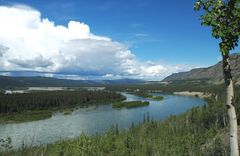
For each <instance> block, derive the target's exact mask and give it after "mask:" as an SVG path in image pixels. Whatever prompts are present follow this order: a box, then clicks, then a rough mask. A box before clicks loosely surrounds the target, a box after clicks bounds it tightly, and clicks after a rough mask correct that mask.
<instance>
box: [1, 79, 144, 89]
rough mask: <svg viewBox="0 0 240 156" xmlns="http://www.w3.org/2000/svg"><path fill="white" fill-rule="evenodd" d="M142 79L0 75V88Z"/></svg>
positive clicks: (106, 83)
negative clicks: (84, 78)
mask: <svg viewBox="0 0 240 156" xmlns="http://www.w3.org/2000/svg"><path fill="white" fill-rule="evenodd" d="M145 82H146V81H144V80H138V79H118V80H68V79H57V78H50V77H9V76H0V88H13V87H81V86H102V85H111V84H142V83H145Z"/></svg>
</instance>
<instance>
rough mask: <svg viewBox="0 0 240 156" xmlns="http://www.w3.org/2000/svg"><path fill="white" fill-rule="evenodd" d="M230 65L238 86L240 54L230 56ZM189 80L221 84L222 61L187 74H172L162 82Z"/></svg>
mask: <svg viewBox="0 0 240 156" xmlns="http://www.w3.org/2000/svg"><path fill="white" fill-rule="evenodd" d="M230 65H231V72H232V76H233V80H234V82H235V83H237V84H240V54H238V53H235V54H231V55H230ZM190 79H191V80H194V79H209V80H210V81H212V82H214V83H223V71H222V61H220V62H218V63H217V64H215V65H213V66H210V67H207V68H196V69H192V70H190V71H187V72H180V73H174V74H172V75H170V76H168V77H166V78H165V79H163V80H162V81H163V82H170V81H176V80H190Z"/></svg>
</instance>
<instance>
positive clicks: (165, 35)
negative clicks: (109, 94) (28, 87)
mask: <svg viewBox="0 0 240 156" xmlns="http://www.w3.org/2000/svg"><path fill="white" fill-rule="evenodd" d="M194 2H195V0H187V1H179V0H171V1H167V0H101V1H100V0H87V1H86V0H75V1H74V0H41V1H39V0H14V1H9V0H8V1H5V0H0V4H1V5H2V6H16V5H26V6H29V7H31V8H32V9H34V10H37V11H39V12H40V13H41V18H47V19H49V21H52V22H54V23H55V25H63V26H66V27H67V25H68V23H69V21H79V22H83V23H85V24H87V25H88V26H89V27H90V32H91V33H92V34H94V35H97V36H101V37H107V38H110V39H111V40H112V41H113V42H115V41H116V42H119V43H121V44H123V45H124V46H126V47H127V49H128V50H130V51H131V54H133V55H134V57H135V58H134V59H135V61H137V62H138V63H139V64H149V62H152V64H154V65H157V64H160V65H161V66H163V67H164V68H165V66H167V67H166V69H167V70H168V68H171V67H172V68H173V67H176V66H177V65H178V66H179V67H180V68H181V67H182V70H181V69H180V70H179V69H178V70H172V72H178V71H184V70H188V69H190V68H192V67H200V66H209V65H213V64H215V63H217V62H218V61H219V59H220V53H219V49H218V41H217V40H216V39H214V38H212V37H211V30H210V29H209V28H206V27H202V26H201V25H200V21H199V16H200V14H199V12H194V10H193V5H194ZM28 60H29V59H28ZM109 65H111V64H109ZM145 67H146V65H145V66H143V68H145ZM148 67H149V65H147V67H146V68H148ZM154 69H155V68H154ZM2 70H3V71H4V69H2ZM11 70H13V68H12V69H8V71H11ZM17 70H19V69H17ZM31 70H34V71H35V69H31ZM71 70H72V69H71ZM6 71H7V70H6ZM20 71H21V70H20ZM37 71H38V70H37ZM40 71H41V72H44V70H40ZM93 71H94V70H93ZM111 71H112V70H109V71H105V72H100V73H99V75H102V76H104V75H105V76H106V75H110V76H112V75H116V72H113V73H111ZM46 72H49V70H46ZM57 72H59V73H61V74H64V70H57ZM57 72H56V73H57ZM70 73H71V74H72V75H80V76H82V75H81V74H82V73H89V72H88V71H85V72H79V71H77V72H75V73H74V72H70ZM90 73H91V72H90ZM167 74H170V73H169V72H168V73H166V72H165V73H163V74H162V75H161V74H160V73H159V74H158V76H156V75H153V77H157V78H162V77H164V76H166V75H167ZM83 75H84V74H83ZM122 75H124V76H127V75H128V74H126V73H125V74H122ZM130 75H131V74H130ZM133 75H135V77H136V76H137V75H138V74H133ZM140 75H141V76H142V77H143V78H146V79H154V78H151V75H150V74H147V76H145V77H144V74H140ZM84 76H86V75H84ZM87 76H89V77H91V76H92V75H87ZM118 76H119V75H118ZM120 76H121V75H120ZM141 76H140V77H141Z"/></svg>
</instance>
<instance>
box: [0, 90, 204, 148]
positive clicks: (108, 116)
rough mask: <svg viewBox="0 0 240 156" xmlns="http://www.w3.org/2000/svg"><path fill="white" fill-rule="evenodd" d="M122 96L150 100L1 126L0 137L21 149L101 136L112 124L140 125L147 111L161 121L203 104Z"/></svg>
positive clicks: (184, 99) (174, 97) (192, 99)
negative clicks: (128, 106) (146, 103)
mask: <svg viewBox="0 0 240 156" xmlns="http://www.w3.org/2000/svg"><path fill="white" fill-rule="evenodd" d="M122 94H123V95H125V96H126V97H127V101H135V100H144V101H149V102H150V105H149V106H146V107H140V108H133V109H120V110H115V109H112V107H111V105H99V106H91V107H88V108H81V109H78V110H76V111H74V112H73V113H72V114H71V115H63V114H62V113H56V114H54V115H53V116H52V117H51V118H49V119H46V120H40V121H33V122H26V123H19V124H0V138H6V137H8V136H9V137H11V138H12V145H13V147H14V148H18V147H20V146H21V145H22V143H23V142H24V144H26V145H40V144H47V143H53V142H55V141H57V140H60V139H66V138H73V137H77V136H79V135H80V134H81V133H83V132H84V133H86V134H95V133H101V132H104V131H106V130H107V129H109V128H110V127H111V126H112V125H115V124H118V127H119V128H120V129H125V128H128V127H130V126H131V124H132V123H135V124H138V123H141V122H142V121H143V115H144V113H145V114H146V113H147V112H149V114H150V117H151V118H153V119H155V120H160V119H164V118H166V117H168V116H169V115H176V114H181V113H183V112H185V111H186V110H188V109H190V108H192V107H196V106H201V105H203V104H204V103H205V102H204V101H203V100H201V99H198V98H195V97H187V96H177V95H166V94H155V95H162V96H164V100H162V101H153V100H150V99H146V98H141V97H138V96H135V95H131V94H127V93H122Z"/></svg>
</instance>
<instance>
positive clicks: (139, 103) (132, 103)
mask: <svg viewBox="0 0 240 156" xmlns="http://www.w3.org/2000/svg"><path fill="white" fill-rule="evenodd" d="M148 105H149V102H148V101H144V102H143V101H127V102H118V103H114V104H112V108H117V109H120V108H136V107H143V106H148Z"/></svg>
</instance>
